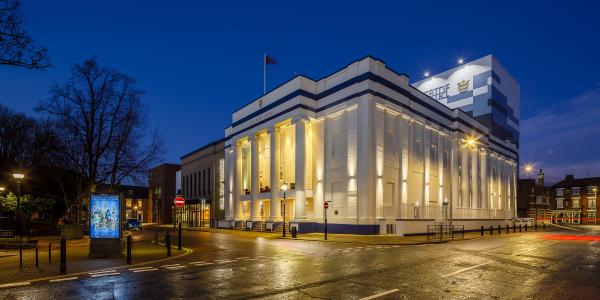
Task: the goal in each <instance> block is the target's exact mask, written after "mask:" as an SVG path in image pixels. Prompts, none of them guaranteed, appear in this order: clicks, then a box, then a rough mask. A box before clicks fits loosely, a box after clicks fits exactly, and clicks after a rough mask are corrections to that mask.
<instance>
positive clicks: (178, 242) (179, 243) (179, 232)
mask: <svg viewBox="0 0 600 300" xmlns="http://www.w3.org/2000/svg"><path fill="white" fill-rule="evenodd" d="M177 250H179V251H181V222H179V231H178V232H177Z"/></svg>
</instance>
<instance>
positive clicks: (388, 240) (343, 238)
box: [144, 225, 570, 245]
mask: <svg viewBox="0 0 600 300" xmlns="http://www.w3.org/2000/svg"><path fill="white" fill-rule="evenodd" d="M144 228H149V229H151V230H152V229H153V228H154V229H155V228H163V229H169V230H175V229H174V228H173V226H172V225H146V226H145V227H144ZM563 228H566V227H563ZM181 229H182V230H186V231H201V232H211V233H221V234H233V235H237V236H240V237H253V238H259V237H260V238H266V239H290V240H305V241H323V242H334V243H356V244H368V245H421V244H430V243H439V242H449V241H459V240H472V239H480V238H486V237H495V236H504V235H506V234H507V232H506V228H501V230H500V234H499V233H498V231H497V229H494V231H493V234H491V235H490V231H489V228H488V229H486V230H484V234H483V236H482V235H481V232H480V231H469V232H465V233H464V234H463V235H462V236H459V235H457V236H456V237H455V238H454V239H444V240H441V241H440V240H435V239H428V238H427V236H426V235H411V236H397V235H391V234H390V235H355V234H332V233H329V234H328V235H327V240H325V239H324V234H323V233H303V234H298V235H297V237H296V238H292V237H291V233H289V232H288V233H287V234H286V237H283V236H282V234H281V233H273V232H264V231H250V230H233V229H222V228H210V227H187V226H182V227H181ZM544 229H545V228H544ZM544 229H543V228H542V226H540V227H539V228H538V230H539V231H543V230H544ZM548 229H550V227H548ZM567 229H570V228H567ZM521 230H522V231H519V229H518V228H515V229H513V228H510V229H509V232H508V234H509V235H510V234H524V233H526V231H525V228H524V227H522V229H521ZM531 231H535V230H534V228H533V227H529V229H528V232H531Z"/></svg>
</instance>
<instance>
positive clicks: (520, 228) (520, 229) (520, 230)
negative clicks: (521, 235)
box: [519, 224, 523, 232]
mask: <svg viewBox="0 0 600 300" xmlns="http://www.w3.org/2000/svg"><path fill="white" fill-rule="evenodd" d="M522 229H523V228H522V227H521V224H519V232H522V231H523V230H522Z"/></svg>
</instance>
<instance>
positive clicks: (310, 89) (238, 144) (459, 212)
mask: <svg viewBox="0 0 600 300" xmlns="http://www.w3.org/2000/svg"><path fill="white" fill-rule="evenodd" d="M492 60H495V59H491V58H490V61H492ZM466 65H469V64H466ZM462 67H464V66H462ZM485 68H488V69H489V68H492V69H493V68H494V67H493V66H487V67H486V66H484V67H482V68H479V67H478V66H473V67H472V68H471V69H473V70H477V71H478V72H479V71H482V70H484V69H485ZM462 70H463V69H461V68H459V69H457V70H456V72H461V71H462ZM488 71H489V70H488ZM497 73H498V74H501V75H500V76H502V77H503V78H502V80H503V81H505V82H510V81H512V78H510V75H508V73H506V72H503V69H502V70H500V71H498V72H497ZM487 74H488V77H486V78H483V77H484V75H482V76H481V77H482V78H480V79H481V80H482V82H479V81H478V84H482V86H480V88H481V89H480V91H479V92H481V91H482V90H483V85H485V86H486V87H488V88H489V90H490V91H493V86H495V85H498V82H496V79H494V78H493V76H494V75H493V74H494V73H493V72H488V73H487ZM498 74H496V75H498ZM468 76H471V77H468ZM472 76H473V74H471V73H469V72H465V73H464V74H463V77H460V76H459V75H457V76H456V78H459V77H460V78H467V79H468V80H469V81H471V80H473V77H472ZM453 79H455V78H454V77H453ZM467 79H464V80H467ZM478 80H479V79H478ZM445 84H446V83H444V86H445ZM452 84H454V83H450V84H449V85H448V89H450V88H449V86H450V85H452ZM457 89H460V91H457V92H456V93H459V94H460V93H470V94H472V95H474V94H476V93H479V92H474V91H473V82H471V83H466V84H465V83H464V82H463V84H462V86H461V87H457ZM448 92H450V94H452V92H451V91H448ZM503 94H505V95H506V94H509V93H507V92H504V93H503ZM517 94H518V85H517ZM440 99H441V98H439V96H438V98H432V97H431V96H428V94H427V93H424V92H423V91H421V90H420V89H419V88H417V87H415V86H413V85H411V84H410V82H409V78H408V76H406V75H404V74H400V73H397V72H395V71H394V70H392V69H390V68H389V67H387V66H386V65H385V63H384V62H383V61H381V60H379V59H377V58H374V57H371V56H368V57H365V58H363V59H360V60H357V61H354V62H353V63H351V64H350V65H347V66H345V67H344V68H342V69H341V70H339V71H338V72H336V73H334V74H331V75H329V76H326V77H324V78H321V79H319V80H313V79H310V78H308V77H306V76H303V75H298V76H296V77H294V78H292V79H291V80H289V81H287V82H285V83H283V84H282V85H280V86H279V87H277V88H275V89H274V90H272V91H270V92H268V93H267V94H265V95H263V96H262V97H260V98H258V99H256V100H254V101H252V102H251V103H249V104H248V105H246V106H244V107H242V108H240V109H239V110H237V111H235V112H234V113H233V116H232V121H231V125H230V126H229V127H228V128H226V130H225V136H226V138H225V144H224V147H225V151H224V152H225V156H224V160H225V173H226V176H225V186H224V189H225V190H224V195H225V200H224V202H225V204H224V208H225V218H226V220H227V221H226V222H220V223H219V225H220V226H222V227H230V228H244V227H246V228H248V227H251V228H259V229H263V230H264V228H271V227H274V228H278V227H281V224H282V221H283V220H284V219H283V218H285V221H286V222H289V224H290V225H291V226H293V227H296V228H297V229H298V231H299V232H300V233H303V232H321V231H323V227H324V225H323V224H324V202H325V201H330V202H329V209H327V216H328V224H329V226H328V230H329V232H334V233H357V234H398V235H404V234H411V233H422V232H425V231H426V229H427V225H433V224H434V223H436V222H446V223H447V222H450V221H451V222H452V223H453V224H455V225H456V224H460V225H464V226H465V229H475V228H479V226H481V225H485V226H490V225H494V226H496V225H504V224H509V222H512V221H513V218H514V217H515V211H516V181H517V170H518V147H517V144H516V143H515V141H514V139H513V138H511V136H513V137H514V135H515V134H517V137H518V131H511V130H510V128H508V129H506V130H502V129H505V128H496V125H494V124H496V123H498V124H499V123H501V122H500V121H498V122H496V123H494V121H493V120H494V119H493V118H497V119H498V120H502V118H501V115H502V114H504V115H506V114H507V113H509V114H513V113H514V112H513V111H510V110H507V109H506V107H505V108H504V111H505V112H498V109H499V107H500V106H498V105H496V104H494V102H493V101H486V102H485V105H488V106H489V107H479V106H478V107H477V110H478V111H479V110H484V109H485V110H489V111H490V114H491V116H493V117H491V119H490V122H489V124H490V126H492V127H493V128H490V127H488V126H486V125H485V124H484V123H485V122H486V121H485V119H483V118H482V119H480V120H477V118H476V117H474V113H473V110H471V111H469V110H468V109H465V107H460V106H458V107H452V108H451V107H449V106H448V103H447V102H443V101H440ZM503 100H505V102H502V103H508V104H507V105H505V106H507V107H509V108H510V106H511V103H510V102H511V101H514V99H503ZM462 101H463V102H462V103H468V101H464V100H462ZM472 104H473V103H472ZM512 104H513V105H512V106H514V103H512ZM481 105H484V104H483V103H481ZM516 105H517V106H518V99H517V103H516ZM474 106H475V105H472V107H474ZM515 111H516V114H517V116H518V110H515ZM515 121H516V122H515ZM503 122H504V123H506V124H509V126H513V125H514V126H517V124H518V120H512V119H510V120H509V119H506V118H505V119H504V120H503ZM511 122H512V123H511ZM513 123H514V124H513ZM501 125H502V124H501ZM514 126H513V127H511V128H514ZM492 129H496V131H493V130H492ZM517 129H518V126H517ZM495 132H498V134H496V133H495ZM517 139H518V138H517ZM184 182H185V181H184ZM284 184H285V185H286V186H287V187H288V189H287V191H286V192H285V216H283V215H282V208H283V202H284V191H283V190H282V188H281V187H282V186H283V185H284Z"/></svg>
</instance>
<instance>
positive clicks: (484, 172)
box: [479, 149, 490, 209]
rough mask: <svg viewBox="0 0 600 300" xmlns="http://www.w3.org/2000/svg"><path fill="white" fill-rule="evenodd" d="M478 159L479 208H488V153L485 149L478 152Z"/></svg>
mask: <svg viewBox="0 0 600 300" xmlns="http://www.w3.org/2000/svg"><path fill="white" fill-rule="evenodd" d="M479 157H480V158H479V159H480V169H481V171H480V172H481V173H480V174H481V192H480V195H481V207H482V208H485V209H487V208H489V199H488V195H489V193H490V192H489V190H490V189H489V186H488V174H489V172H488V151H487V149H482V150H481V152H479Z"/></svg>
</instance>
